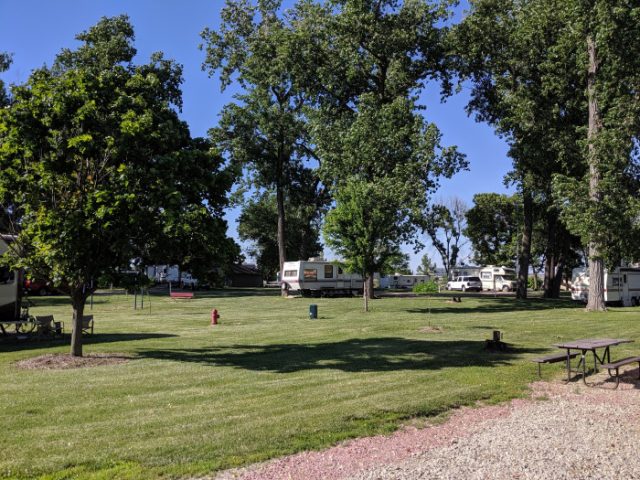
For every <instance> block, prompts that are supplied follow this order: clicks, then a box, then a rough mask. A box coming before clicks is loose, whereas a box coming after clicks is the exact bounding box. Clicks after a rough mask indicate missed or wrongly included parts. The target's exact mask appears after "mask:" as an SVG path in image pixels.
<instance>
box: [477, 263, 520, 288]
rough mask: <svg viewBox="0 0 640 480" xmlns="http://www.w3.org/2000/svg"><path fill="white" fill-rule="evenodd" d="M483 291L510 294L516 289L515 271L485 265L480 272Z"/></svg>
mask: <svg viewBox="0 0 640 480" xmlns="http://www.w3.org/2000/svg"><path fill="white" fill-rule="evenodd" d="M479 277H480V280H481V281H482V289H483V290H494V291H500V290H501V291H503V292H512V291H514V290H515V289H516V288H518V280H517V278H516V271H515V269H513V268H508V267H498V266H494V265H487V266H486V267H484V268H482V269H481V270H480V275H479Z"/></svg>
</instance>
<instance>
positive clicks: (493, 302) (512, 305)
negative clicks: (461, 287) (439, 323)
mask: <svg viewBox="0 0 640 480" xmlns="http://www.w3.org/2000/svg"><path fill="white" fill-rule="evenodd" d="M488 300H490V301H488V302H486V303H481V304H476V305H474V306H469V307H462V306H460V307H459V306H457V305H461V304H452V306H451V307H441V306H431V307H425V308H410V309H407V310H406V311H407V312H408V313H424V314H427V313H446V314H463V315H469V314H474V313H506V312H522V311H536V310H553V309H558V308H584V306H582V305H581V304H577V303H575V302H572V301H570V300H556V299H553V300H543V299H535V300H516V299H513V298H492V299H488ZM462 305H464V297H462Z"/></svg>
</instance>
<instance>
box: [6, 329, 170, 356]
mask: <svg viewBox="0 0 640 480" xmlns="http://www.w3.org/2000/svg"><path fill="white" fill-rule="evenodd" d="M176 336H177V335H173V334H169V333H95V334H93V335H90V336H85V337H83V338H82V344H83V345H94V344H102V343H115V342H136V341H139V340H149V339H156V338H169V337H176ZM70 344H71V335H69V334H66V335H65V336H64V337H61V338H50V339H49V338H45V339H43V338H38V337H35V336H32V337H27V338H23V339H20V338H19V337H17V336H16V335H15V334H13V333H12V334H10V335H7V336H4V337H0V353H2V352H17V351H19V350H35V349H41V348H50V347H59V346H60V345H70Z"/></svg>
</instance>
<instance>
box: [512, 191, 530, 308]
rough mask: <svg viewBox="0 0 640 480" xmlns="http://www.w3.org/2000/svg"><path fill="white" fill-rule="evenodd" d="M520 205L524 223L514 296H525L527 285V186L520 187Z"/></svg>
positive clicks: (528, 226)
mask: <svg viewBox="0 0 640 480" xmlns="http://www.w3.org/2000/svg"><path fill="white" fill-rule="evenodd" d="M522 205H523V217H524V222H523V223H524V225H523V230H522V237H521V239H520V256H519V257H518V290H517V291H516V298H527V287H528V286H529V261H530V258H531V237H532V235H533V197H532V196H531V192H530V191H529V189H528V188H525V187H522Z"/></svg>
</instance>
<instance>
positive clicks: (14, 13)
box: [0, 0, 511, 269]
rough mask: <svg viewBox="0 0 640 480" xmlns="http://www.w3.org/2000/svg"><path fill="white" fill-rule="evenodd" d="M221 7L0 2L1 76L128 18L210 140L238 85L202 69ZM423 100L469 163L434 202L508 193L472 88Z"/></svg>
mask: <svg viewBox="0 0 640 480" xmlns="http://www.w3.org/2000/svg"><path fill="white" fill-rule="evenodd" d="M223 4H224V2H223V0H183V1H181V2H177V1H171V0H129V1H124V0H56V1H47V0H40V1H36V0H0V18H2V28H0V51H7V52H10V53H12V54H13V65H12V66H11V68H10V70H9V71H7V72H4V73H3V74H0V78H2V79H3V80H4V81H5V82H6V83H9V84H11V83H22V82H24V81H25V80H26V79H27V78H28V76H29V74H30V72H31V70H32V69H34V68H37V67H40V66H42V65H44V64H47V65H50V64H51V62H52V61H53V58H54V57H55V55H56V54H57V53H58V52H59V51H60V49H62V48H64V47H68V48H74V47H75V46H76V45H77V42H76V41H75V40H74V37H75V35H76V34H77V33H79V32H82V31H84V30H87V29H88V28H89V27H91V26H92V25H94V24H95V23H96V22H97V21H98V20H99V19H100V18H101V17H103V16H114V15H119V14H122V13H126V14H127V15H129V17H130V20H131V23H132V24H133V26H134V29H135V33H136V42H135V46H136V48H137V50H138V56H137V57H136V61H137V62H139V63H143V62H146V61H147V60H148V59H149V56H150V55H151V53H153V52H156V51H162V52H164V54H165V56H166V57H167V58H172V59H174V60H176V61H177V62H179V63H181V64H182V65H183V66H184V84H183V100H184V105H183V110H182V113H181V116H182V118H183V119H184V120H185V121H186V122H187V123H188V124H189V127H190V129H191V133H192V135H193V136H205V135H206V133H207V130H208V129H209V128H211V127H212V126H214V125H215V124H216V123H217V119H218V113H219V112H220V110H221V109H222V107H223V106H224V105H225V104H226V103H228V102H230V101H231V100H232V93H233V87H230V88H229V89H228V90H227V91H225V92H221V91H220V84H219V82H218V81H217V79H216V78H209V77H208V75H207V74H206V73H205V72H203V71H202V70H201V64H202V60H203V58H204V54H203V52H201V51H200V50H199V49H198V45H199V44H200V32H201V31H202V29H203V28H205V27H209V28H216V27H217V26H218V25H219V23H220V10H221V9H222V7H223ZM421 102H422V103H423V104H424V105H426V106H427V110H426V111H425V112H424V115H425V116H426V118H427V120H429V121H431V122H434V123H436V124H437V125H438V127H439V128H440V130H441V131H442V133H443V143H444V144H445V145H457V146H458V148H459V149H460V151H462V152H463V153H465V154H466V155H467V158H468V160H469V163H470V170H469V171H468V172H461V173H459V174H458V175H456V177H455V178H453V179H451V180H445V181H443V182H442V187H441V189H440V190H439V191H438V192H437V193H436V195H435V199H442V200H444V201H446V200H447V199H449V198H450V197H452V196H458V197H460V198H461V199H463V200H464V201H465V202H466V203H467V204H468V205H469V206H471V205H472V198H473V194H475V193H482V192H506V191H507V190H506V188H505V187H504V185H503V177H504V174H505V173H507V172H508V171H509V169H510V167H511V160H510V159H508V158H507V156H506V152H507V146H506V144H505V143H504V142H503V141H502V140H500V139H499V138H497V137H496V135H495V134H494V133H493V130H492V129H491V128H490V127H488V126H487V125H485V124H479V123H476V122H475V120H474V119H473V118H469V117H467V115H466V113H465V111H464V107H465V105H466V102H467V90H465V89H463V91H462V92H461V93H460V94H458V95H456V96H454V97H452V98H450V99H448V100H447V102H446V103H444V104H441V103H440V97H439V94H438V89H437V87H435V86H433V87H429V88H427V89H426V91H425V92H424V94H423V95H422V97H421ZM237 215H238V212H237V211H236V210H232V211H230V212H228V214H227V218H228V220H229V228H230V234H232V235H233V236H235V235H236V223H235V220H236V218H237ZM407 252H408V253H410V254H411V265H412V268H414V269H415V267H416V266H417V265H418V263H419V261H420V257H421V256H422V254H423V253H424V252H426V253H428V254H429V255H430V257H431V258H432V259H434V260H437V254H436V252H435V250H433V248H429V247H427V248H426V249H425V250H424V251H422V252H419V253H418V254H414V253H413V251H411V250H409V249H407ZM325 253H327V256H328V257H331V256H332V255H331V253H330V252H325ZM437 263H440V262H439V261H438V262H437Z"/></svg>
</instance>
